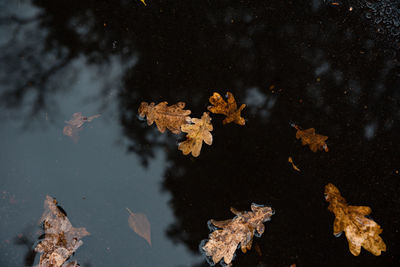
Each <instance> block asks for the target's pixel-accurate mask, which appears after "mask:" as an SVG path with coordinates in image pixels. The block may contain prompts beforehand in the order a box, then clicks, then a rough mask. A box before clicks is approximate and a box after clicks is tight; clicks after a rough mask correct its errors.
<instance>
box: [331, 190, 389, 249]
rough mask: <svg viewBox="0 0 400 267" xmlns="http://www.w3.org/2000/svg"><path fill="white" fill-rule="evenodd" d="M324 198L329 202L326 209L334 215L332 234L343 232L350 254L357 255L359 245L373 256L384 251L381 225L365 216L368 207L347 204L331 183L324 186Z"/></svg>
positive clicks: (369, 210) (337, 234) (369, 211)
mask: <svg viewBox="0 0 400 267" xmlns="http://www.w3.org/2000/svg"><path fill="white" fill-rule="evenodd" d="M325 199H326V201H328V202H329V207H328V209H329V210H330V211H331V212H333V213H334V214H335V216H336V218H335V221H334V222H333V234H334V235H335V236H339V235H340V234H341V233H342V232H343V231H344V232H345V234H346V238H347V241H348V242H349V250H350V252H351V254H353V255H354V256H358V255H359V254H360V251H361V247H364V249H366V250H368V251H369V252H371V253H372V254H374V255H375V256H379V255H381V252H382V251H386V245H385V243H384V242H383V239H382V238H381V237H380V236H379V234H380V233H382V229H381V227H380V226H379V225H378V224H377V223H376V222H374V221H373V220H371V219H368V218H367V217H365V216H368V215H369V214H370V213H371V212H372V211H371V208H370V207H367V206H350V205H347V203H346V200H345V199H344V198H343V197H342V196H341V195H340V192H339V189H337V187H336V186H334V185H333V184H327V185H326V186H325Z"/></svg>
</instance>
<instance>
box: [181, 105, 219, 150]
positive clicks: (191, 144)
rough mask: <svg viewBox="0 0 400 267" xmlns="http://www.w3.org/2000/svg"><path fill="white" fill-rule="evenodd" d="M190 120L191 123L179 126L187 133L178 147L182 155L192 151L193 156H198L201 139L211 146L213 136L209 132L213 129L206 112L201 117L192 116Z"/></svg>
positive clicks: (201, 143)
mask: <svg viewBox="0 0 400 267" xmlns="http://www.w3.org/2000/svg"><path fill="white" fill-rule="evenodd" d="M191 121H192V123H193V124H185V125H182V127H181V129H182V132H185V133H188V134H187V135H186V140H185V141H183V142H181V143H179V146H178V149H179V150H181V151H182V153H183V154H184V155H188V154H189V153H192V155H193V157H198V156H199V155H200V151H201V147H202V145H203V141H204V143H206V144H207V145H210V146H211V144H212V141H213V138H212V135H211V133H210V132H211V131H212V130H213V126H212V124H211V118H210V116H209V115H208V112H204V113H203V116H202V117H201V119H196V118H193V119H192V120H191Z"/></svg>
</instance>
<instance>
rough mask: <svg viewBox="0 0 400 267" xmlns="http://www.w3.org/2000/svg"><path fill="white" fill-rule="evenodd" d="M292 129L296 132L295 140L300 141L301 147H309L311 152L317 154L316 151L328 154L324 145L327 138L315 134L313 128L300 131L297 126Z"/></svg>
mask: <svg viewBox="0 0 400 267" xmlns="http://www.w3.org/2000/svg"><path fill="white" fill-rule="evenodd" d="M293 127H294V128H296V130H297V132H296V138H297V139H301V143H302V144H303V146H304V145H309V146H310V149H311V151H312V152H317V151H318V150H325V152H328V146H327V144H326V143H325V141H326V140H327V139H328V136H325V135H320V134H316V133H315V129H314V128H310V129H307V130H301V129H300V127H299V126H297V125H294V126H293Z"/></svg>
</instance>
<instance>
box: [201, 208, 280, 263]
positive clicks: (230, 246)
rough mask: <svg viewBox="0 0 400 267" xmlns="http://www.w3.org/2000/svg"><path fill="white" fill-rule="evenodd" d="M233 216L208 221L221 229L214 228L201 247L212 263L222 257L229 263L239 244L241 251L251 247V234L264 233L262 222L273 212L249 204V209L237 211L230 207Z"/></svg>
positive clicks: (244, 251) (269, 209) (270, 209)
mask: <svg viewBox="0 0 400 267" xmlns="http://www.w3.org/2000/svg"><path fill="white" fill-rule="evenodd" d="M231 211H232V213H233V214H235V215H236V217H235V218H233V219H231V220H225V221H215V220H211V221H210V223H211V224H212V225H214V226H216V227H218V228H222V230H215V231H214V232H212V233H211V234H210V235H209V236H208V241H207V242H206V243H205V245H204V246H203V247H202V249H203V250H204V252H205V254H206V256H207V257H211V259H212V262H213V263H214V264H216V263H218V262H220V261H221V260H222V259H223V260H224V262H225V263H226V264H228V265H229V264H231V262H232V259H233V256H234V254H235V251H236V249H237V247H238V245H239V244H240V247H241V250H242V252H243V253H246V251H247V250H250V249H251V245H252V242H253V236H254V234H255V233H256V234H257V235H258V236H261V235H262V234H263V233H264V229H265V227H264V224H263V223H264V222H266V221H269V220H270V219H271V216H272V215H273V214H274V212H273V210H272V208H271V207H263V206H260V205H257V204H254V203H253V204H251V211H243V212H240V211H237V210H235V209H234V208H231Z"/></svg>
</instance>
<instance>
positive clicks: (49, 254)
mask: <svg viewBox="0 0 400 267" xmlns="http://www.w3.org/2000/svg"><path fill="white" fill-rule="evenodd" d="M44 209H45V210H44V212H43V215H42V217H41V219H40V221H41V222H43V228H44V239H43V240H41V241H40V242H39V244H38V245H37V246H36V248H35V251H36V252H40V253H43V254H41V255H40V260H39V267H59V266H63V267H66V266H77V263H76V262H65V261H66V260H67V259H68V258H69V257H70V256H72V254H73V253H74V252H75V251H76V250H77V249H78V248H79V247H80V246H81V245H82V244H83V242H82V240H80V239H81V238H82V237H84V236H87V235H89V232H88V231H86V229H85V228H74V227H72V225H71V223H70V221H69V220H68V218H67V216H66V215H65V214H64V213H63V212H61V210H60V209H59V208H58V207H57V201H56V200H55V199H54V198H52V197H49V196H46V200H45V201H44Z"/></svg>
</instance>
